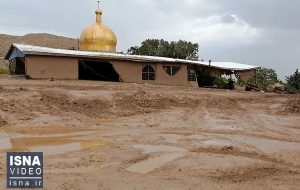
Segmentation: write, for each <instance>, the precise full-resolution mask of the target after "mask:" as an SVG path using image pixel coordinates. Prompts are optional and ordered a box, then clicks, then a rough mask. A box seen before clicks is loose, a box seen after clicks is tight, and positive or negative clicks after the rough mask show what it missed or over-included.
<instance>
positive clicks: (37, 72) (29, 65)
mask: <svg viewBox="0 0 300 190" xmlns="http://www.w3.org/2000/svg"><path fill="white" fill-rule="evenodd" d="M26 74H27V75H28V76H30V77H31V78H33V79H49V78H52V77H53V78H55V79H78V60H77V59H76V58H67V57H47V56H27V57H26Z"/></svg>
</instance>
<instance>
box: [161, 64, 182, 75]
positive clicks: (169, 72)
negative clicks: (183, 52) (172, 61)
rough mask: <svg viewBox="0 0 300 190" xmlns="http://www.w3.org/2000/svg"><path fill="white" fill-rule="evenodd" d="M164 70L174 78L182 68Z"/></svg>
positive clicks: (166, 68)
mask: <svg viewBox="0 0 300 190" xmlns="http://www.w3.org/2000/svg"><path fill="white" fill-rule="evenodd" d="M163 68H164V70H165V71H166V73H168V74H169V75H170V76H174V75H175V74H176V73H178V71H179V70H180V66H164V67H163Z"/></svg>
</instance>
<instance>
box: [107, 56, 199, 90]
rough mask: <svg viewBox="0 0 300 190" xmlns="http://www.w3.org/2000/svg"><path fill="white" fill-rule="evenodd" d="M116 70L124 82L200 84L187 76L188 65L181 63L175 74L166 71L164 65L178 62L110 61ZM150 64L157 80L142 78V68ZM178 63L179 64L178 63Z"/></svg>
mask: <svg viewBox="0 0 300 190" xmlns="http://www.w3.org/2000/svg"><path fill="white" fill-rule="evenodd" d="M109 62H110V63H111V64H112V65H113V66H114V68H115V70H116V71H117V72H118V73H119V75H120V76H121V79H122V80H123V82H133V83H141V84H143V83H148V84H157V85H172V86H198V84H197V82H189V81H188V76H187V65H185V64H181V65H179V66H180V70H179V71H178V73H176V74H175V75H174V76H170V75H169V74H168V73H166V72H165V70H164V69H163V66H172V65H176V64H167V63H141V62H128V61H115V60H111V61H109ZM147 65H150V66H152V67H153V69H154V70H155V80H142V70H143V68H144V67H145V66H147ZM177 65H178V64H177Z"/></svg>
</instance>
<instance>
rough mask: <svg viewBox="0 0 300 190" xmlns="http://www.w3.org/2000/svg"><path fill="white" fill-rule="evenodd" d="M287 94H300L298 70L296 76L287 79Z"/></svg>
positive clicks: (299, 73) (299, 74)
mask: <svg viewBox="0 0 300 190" xmlns="http://www.w3.org/2000/svg"><path fill="white" fill-rule="evenodd" d="M286 81H287V92H288V93H289V94H297V93H300V72H299V71H298V69H297V70H296V72H295V73H294V74H292V75H291V76H289V77H287V79H286Z"/></svg>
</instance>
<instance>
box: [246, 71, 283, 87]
mask: <svg viewBox="0 0 300 190" xmlns="http://www.w3.org/2000/svg"><path fill="white" fill-rule="evenodd" d="M279 82H280V81H279V80H278V77H277V74H276V71H275V70H274V69H267V68H259V69H258V70H257V71H256V83H255V76H253V77H251V78H250V79H249V81H248V82H247V83H248V84H253V85H254V84H255V85H256V86H258V88H259V89H261V90H267V88H268V86H269V85H273V84H275V83H279Z"/></svg>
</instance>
